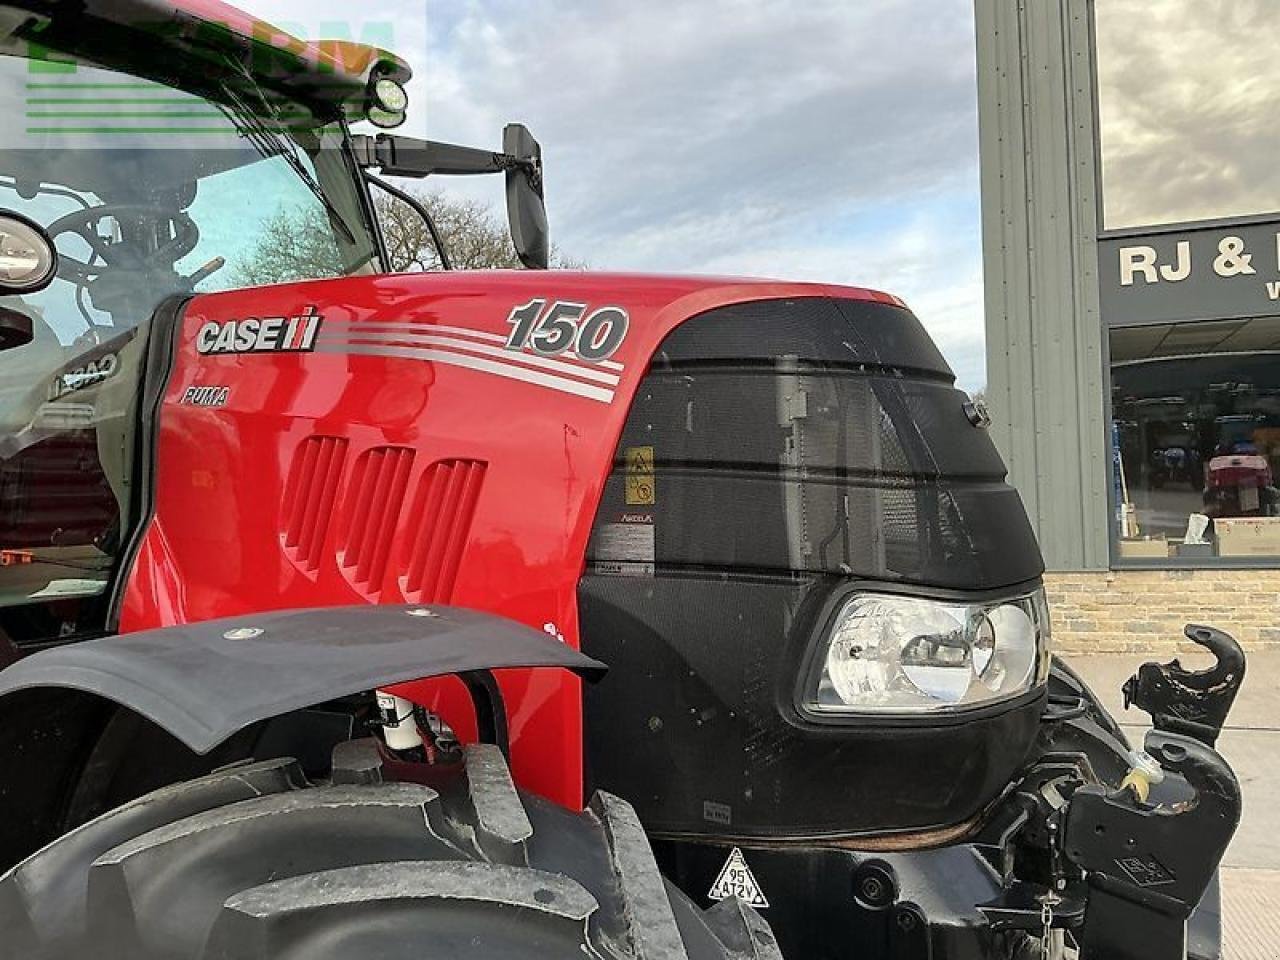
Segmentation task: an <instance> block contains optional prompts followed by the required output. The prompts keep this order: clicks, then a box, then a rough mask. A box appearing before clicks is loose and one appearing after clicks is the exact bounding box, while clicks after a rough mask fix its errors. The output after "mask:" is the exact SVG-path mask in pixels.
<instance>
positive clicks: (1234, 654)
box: [1123, 624, 1244, 747]
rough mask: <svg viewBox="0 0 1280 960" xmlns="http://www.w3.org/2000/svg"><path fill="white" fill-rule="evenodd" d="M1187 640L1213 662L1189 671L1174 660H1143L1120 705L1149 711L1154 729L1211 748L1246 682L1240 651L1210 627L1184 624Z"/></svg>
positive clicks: (1225, 636) (1129, 682)
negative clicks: (1198, 646) (1178, 735)
mask: <svg viewBox="0 0 1280 960" xmlns="http://www.w3.org/2000/svg"><path fill="white" fill-rule="evenodd" d="M1183 632H1184V633H1185V634H1186V635H1187V639H1189V640H1192V641H1194V642H1195V643H1198V644H1199V645H1200V646H1202V647H1205V648H1206V649H1208V651H1209V652H1210V653H1212V654H1213V655H1214V657H1215V658H1216V659H1217V663H1216V664H1215V665H1214V666H1213V667H1211V668H1210V669H1208V670H1200V671H1196V670H1187V669H1184V668H1183V666H1182V664H1181V663H1179V662H1178V661H1177V660H1173V661H1170V662H1169V663H1144V664H1143V665H1142V667H1141V668H1139V670H1138V672H1137V673H1136V674H1134V675H1133V676H1132V677H1130V678H1129V679H1128V681H1127V682H1126V683H1125V685H1124V687H1123V690H1124V705H1125V709H1126V710H1127V709H1128V708H1129V706H1130V705H1134V706H1137V707H1139V708H1140V709H1142V710H1145V711H1146V712H1147V713H1149V714H1151V719H1152V723H1153V725H1154V726H1155V728H1156V729H1157V730H1163V731H1165V732H1167V733H1180V734H1183V735H1185V736H1188V737H1194V738H1195V739H1196V740H1199V741H1200V742H1201V743H1203V744H1205V745H1206V746H1210V747H1212V746H1213V745H1214V744H1215V743H1216V742H1217V739H1218V734H1219V733H1220V732H1221V730H1222V725H1223V724H1224V723H1225V722H1226V719H1227V713H1228V711H1230V709H1231V704H1232V703H1234V702H1235V699H1236V693H1237V692H1238V691H1239V690H1240V684H1241V683H1242V682H1243V681H1244V651H1243V650H1241V649H1240V644H1238V643H1236V641H1235V639H1234V638H1233V637H1231V636H1229V635H1228V634H1225V633H1223V632H1222V631H1221V630H1215V629H1214V628H1213V627H1202V626H1198V625H1196V624H1187V626H1186V628H1185V629H1184V630H1183Z"/></svg>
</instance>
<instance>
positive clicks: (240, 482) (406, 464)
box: [121, 271, 882, 805]
mask: <svg viewBox="0 0 1280 960" xmlns="http://www.w3.org/2000/svg"><path fill="white" fill-rule="evenodd" d="M812 296H842V297H861V298H865V299H873V298H876V299H878V298H880V297H881V296H882V295H879V294H874V293H873V292H871V291H866V290H859V289H851V288H835V287H826V286H818V285H807V284H784V283H774V282H766V281H736V280H712V279H665V278H649V277H640V276H627V275H616V274H613V275H610V274H579V273H560V272H534V271H518V272H516V271H513V272H498V273H457V274H443V275H442V274H435V275H414V276H387V277H363V278H351V279H342V280H332V281H317V282H313V283H301V284H294V285H290V286H281V287H271V288H262V289H255V290H243V291H230V292H226V293H219V294H213V295H208V296H202V297H198V298H196V299H195V300H194V301H193V302H192V303H191V304H190V305H189V307H188V309H187V311H186V314H185V317H184V319H183V325H182V329H181V331H180V332H179V335H178V338H177V348H176V350H177V356H176V361H175V365H174V371H173V374H172V376H171V379H170V382H169V384H168V387H167V390H166V393H165V397H164V401H163V404H162V410H161V413H160V422H159V444H158V457H159V463H158V471H159V477H160V485H159V490H158V492H157V496H156V504H155V516H154V518H153V520H152V521H151V523H150V526H149V527H148V530H147V532H146V536H145V539H144V542H143V545H142V549H141V551H140V553H139V557H138V559H137V562H136V563H135V565H134V568H133V570H132V571H131V574H130V581H129V583H128V585H127V590H126V594H125V600H124V606H123V610H122V620H121V628H122V629H123V630H126V631H127V630H136V629H142V628H145V627H153V626H162V625H167V624H174V623H183V622H191V621H196V620H204V619H211V618H214V617H220V616H231V615H235V614H242V613H251V612H253V611H256V610H266V609H287V608H293V607H307V606H322V605H342V604H351V603H359V602H372V601H377V602H384V603H401V602H435V600H436V598H441V597H445V596H446V595H447V597H448V599H449V600H450V602H452V603H454V604H456V605H459V606H465V607H471V608H475V609H480V610H487V611H491V612H493V613H496V614H500V615H502V616H506V617H510V618H512V619H514V620H518V621H521V622H523V623H526V624H529V625H531V626H534V627H536V628H538V629H545V630H547V631H548V632H552V633H555V634H557V635H560V636H562V637H563V638H564V641H565V642H566V643H568V644H571V645H573V646H574V647H577V646H578V615H577V595H576V589H577V582H578V579H579V577H580V575H581V572H582V567H583V557H584V554H585V550H586V544H587V539H588V536H589V534H590V530H591V525H592V521H593V519H594V515H595V510H596V506H597V503H598V501H599V497H600V494H601V489H602V486H603V483H604V480H605V478H606V476H607V474H608V472H609V469H610V466H611V464H612V460H613V455H614V449H615V447H616V445H617V441H618V436H619V434H620V432H621V430H622V425H623V422H624V420H625V417H626V414H627V410H628V407H629V406H630V401H631V397H632V395H633V394H634V392H635V389H636V387H637V385H638V383H639V381H640V379H641V378H642V377H643V375H644V373H645V370H646V369H647V367H648V364H649V360H650V357H651V356H652V355H653V353H654V351H655V350H656V348H657V346H658V344H659V343H660V342H661V340H662V338H663V337H664V336H665V335H666V334H667V333H668V332H669V331H670V330H671V329H672V328H673V327H674V326H675V325H677V324H678V323H680V322H682V321H683V320H685V319H686V318H688V317H689V316H691V315H693V314H696V313H701V312H703V311H705V310H709V309H712V308H715V307H717V306H722V305H725V304H728V303H734V302H742V301H745V300H757V299H768V298H781V297H812ZM533 299H543V300H545V301H547V303H548V304H550V303H551V302H553V301H556V300H564V301H569V302H572V303H576V304H586V305H587V310H588V311H591V310H595V309H598V308H599V307H603V306H617V307H621V308H623V309H625V310H626V312H627V314H628V315H629V319H630V323H629V327H628V331H627V335H626V337H625V338H624V339H623V341H622V343H621V345H620V347H619V348H618V350H617V352H616V353H614V354H613V355H612V356H611V357H610V358H608V360H607V361H606V363H605V364H600V363H589V362H587V361H584V360H581V359H580V358H577V357H575V356H573V355H571V354H562V355H559V356H555V357H547V356H540V355H536V354H534V353H533V352H531V351H530V350H509V349H507V347H506V340H507V338H508V336H509V335H510V334H511V332H512V327H511V325H510V323H509V322H508V318H509V316H510V314H511V312H512V310H513V309H514V308H516V307H519V306H521V305H523V304H527V303H529V302H530V301H531V300H533ZM309 307H315V308H316V310H317V311H318V312H319V314H320V315H321V317H322V318H323V321H322V327H321V330H320V333H319V334H318V336H317V338H316V344H315V350H314V352H297V351H292V352H288V351H277V352H260V353H228V354H201V353H199V352H198V350H197V346H196V344H197V334H198V333H199V331H200V329H201V328H202V327H203V326H205V325H206V324H210V323H219V324H222V323H226V322H229V321H235V320H242V319H245V318H251V317H252V318H261V317H285V318H288V317H295V316H299V315H301V314H302V313H304V312H305V311H306V310H307V308H309ZM208 342H211V341H208ZM193 386H225V387H227V388H228V399H227V403H226V404H225V406H222V407H194V406H189V405H183V404H182V403H181V402H180V401H181V398H182V395H183V393H184V392H185V391H186V390H187V388H189V387H193ZM318 436H323V437H328V438H335V439H336V441H340V442H341V443H342V444H344V446H343V448H342V449H343V450H344V451H345V454H346V463H348V464H350V465H351V467H350V468H349V469H348V471H347V475H346V477H345V479H344V480H343V481H342V482H341V483H340V484H339V483H337V481H334V484H335V490H334V492H333V495H332V499H330V498H329V493H328V487H325V486H323V485H322V486H321V488H320V489H321V493H320V494H319V495H318V496H317V495H315V494H313V493H312V492H311V488H308V489H307V490H306V491H305V497H306V498H307V502H308V505H309V504H310V503H311V502H312V500H314V502H315V504H316V509H317V511H321V510H326V509H327V510H329V511H330V512H331V513H332V514H333V515H334V516H335V518H336V522H334V523H332V524H329V525H327V526H326V525H324V524H323V523H322V522H320V521H319V519H317V520H316V521H315V525H314V526H309V525H308V524H309V523H310V522H311V521H310V520H309V519H308V518H309V517H310V516H311V514H309V513H308V512H307V510H308V509H309V506H308V507H307V508H304V509H303V511H302V515H301V519H300V520H299V519H298V518H297V515H296V510H297V504H298V502H299V500H298V498H299V497H303V494H304V491H302V490H301V488H299V490H298V492H297V493H296V494H291V493H290V486H289V485H290V474H291V471H292V470H294V469H295V466H294V465H295V463H297V462H298V461H299V458H301V459H302V461H303V462H306V460H307V458H308V457H309V456H318V455H319V453H320V452H321V451H320V450H319V449H317V450H316V451H315V453H309V452H308V444H314V443H315V442H316V438H317V437H318ZM334 449H336V448H334ZM362 460H363V463H364V468H363V472H362V471H360V470H357V469H355V465H356V464H357V463H360V462H362ZM442 464H450V465H451V466H450V467H449V469H448V476H445V474H444V471H443V468H442V466H441V465H442ZM464 464H467V466H465V467H464V466H463V465H464ZM481 465H482V466H481ZM375 467H376V480H374V481H367V480H366V478H367V477H370V476H373V475H374V474H373V473H372V472H371V471H374V469H375ZM296 469H302V468H300V467H299V468H296ZM308 469H314V470H315V471H316V472H317V479H318V478H319V475H320V465H319V463H318V461H317V465H316V467H314V468H308ZM326 469H328V470H330V472H331V468H326ZM477 473H479V474H480V476H479V477H478V476H477ZM481 479H482V481H483V489H481V486H480V484H481ZM438 480H439V481H445V483H444V486H443V487H440V486H439V484H438V483H437V481H438ZM316 482H317V480H313V481H312V483H313V484H314V483H316ZM370 483H371V484H372V486H369V484H370ZM437 490H438V492H435V491H437ZM418 491H425V492H423V493H421V494H419V493H418ZM419 495H420V496H421V497H422V498H423V500H422V506H421V509H420V510H419V509H418V507H416V506H415V505H414V504H413V503H405V501H406V500H411V499H412V498H413V497H414V496H419ZM290 497H293V499H290ZM437 498H438V500H437ZM454 504H457V506H454ZM468 513H470V514H471V516H470V517H469V518H468V517H467V516H466V515H467V514H468ZM433 517H434V518H435V519H434V520H433V519H431V518H433ZM442 520H443V521H447V522H448V527H447V531H445V530H443V529H439V530H436V531H435V532H434V533H432V534H431V537H430V542H428V543H427V544H426V547H425V548H424V547H423V544H424V541H423V539H422V535H423V527H424V524H427V523H429V522H430V523H432V524H435V525H437V526H438V525H439V524H440V523H441V522H442ZM282 525H283V527H284V535H283V536H282V535H281V530H282ZM295 525H296V537H297V542H296V543H294V544H292V545H291V542H290V538H291V537H292V536H294V535H295V534H294V533H292V532H291V531H293V530H294V529H295ZM308 537H309V538H310V539H307V538H308ZM437 544H439V548H438V549H439V551H440V552H439V553H437V552H434V551H436V550H437ZM304 545H305V548H306V549H305V557H306V558H308V560H309V558H312V557H314V558H315V559H314V565H310V564H309V563H304V562H300V561H299V560H298V558H297V557H296V556H291V554H290V551H291V550H294V551H298V550H300V549H302V548H303V546H304ZM424 549H425V552H419V551H423V550H424ZM353 571H354V575H353ZM500 682H501V684H502V688H503V691H504V694H505V696H506V698H507V701H508V708H509V713H510V717H509V719H510V726H511V733H512V745H513V767H514V772H515V776H516V778H517V780H518V782H520V783H521V784H522V785H523V786H525V787H526V788H528V789H531V790H534V791H536V792H539V793H542V794H544V795H547V796H549V797H551V798H553V799H555V800H558V801H560V802H562V803H565V804H568V805H576V804H579V803H580V802H581V799H582V754H581V741H582V717H581V702H580V694H579V689H578V681H577V680H575V679H573V678H571V677H568V676H563V675H560V674H558V673H556V672H553V671H538V670H533V671H504V672H503V676H501V677H500ZM400 692H402V693H403V694H404V695H406V696H409V697H410V698H412V699H415V700H417V701H418V702H420V703H423V704H425V705H427V706H430V707H433V708H436V709H439V710H440V712H441V713H442V715H443V716H444V717H445V719H446V720H448V721H449V722H450V723H451V724H452V725H453V726H454V727H455V729H457V731H458V732H459V734H460V735H462V736H464V737H471V736H474V724H473V721H472V718H471V716H470V712H469V708H468V707H467V706H466V704H467V700H466V697H465V695H463V694H461V693H460V692H459V689H458V686H457V685H455V684H451V683H442V682H433V683H425V684H411V685H407V686H406V687H405V688H403V689H402V690H401V691H400Z"/></svg>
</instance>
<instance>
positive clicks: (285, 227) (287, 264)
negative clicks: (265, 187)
mask: <svg viewBox="0 0 1280 960" xmlns="http://www.w3.org/2000/svg"><path fill="white" fill-rule="evenodd" d="M342 272H343V271H342V258H341V257H340V256H339V254H338V248H337V246H336V245H335V244H334V241H333V227H332V226H330V225H329V223H328V219H327V215H326V214H325V212H324V211H323V210H320V209H316V208H308V209H306V210H304V211H299V210H290V209H287V208H282V209H280V210H279V211H278V212H277V213H276V214H275V216H273V217H272V218H271V219H270V220H268V221H267V222H266V224H265V225H264V226H263V229H262V233H261V234H260V235H259V237H258V239H257V242H256V243H254V245H253V249H252V250H250V251H249V253H248V255H247V256H245V257H244V258H243V259H242V260H240V261H239V262H238V263H235V264H233V265H232V271H231V275H230V278H229V279H230V283H231V285H232V286H237V287H257V286H262V285H264V284H269V283H288V282H290V281H293V280H304V279H305V280H312V279H316V280H318V279H321V278H324V277H340V276H342Z"/></svg>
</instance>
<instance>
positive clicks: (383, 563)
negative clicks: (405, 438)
mask: <svg viewBox="0 0 1280 960" xmlns="http://www.w3.org/2000/svg"><path fill="white" fill-rule="evenodd" d="M413 456H414V451H413V450H412V449H411V448H409V447H374V448H372V449H371V450H366V451H365V452H364V453H362V454H361V455H360V457H359V459H357V460H356V464H355V468H354V470H353V471H352V475H351V483H350V485H349V486H348V488H347V495H346V497H345V501H346V502H345V503H344V510H343V529H342V537H341V548H340V550H339V552H338V562H339V564H340V565H341V566H342V571H343V573H344V574H345V575H346V576H347V578H348V579H349V580H350V581H351V582H352V583H353V584H354V585H355V586H356V587H357V588H359V589H360V590H362V591H363V592H365V593H366V594H377V593H380V592H381V590H382V585H383V579H384V577H385V576H386V572H387V558H388V557H389V556H390V553H391V542H392V540H393V539H394V538H395V533H396V524H397V522H398V521H399V519H400V510H401V507H402V505H403V503H404V495H405V490H406V489H407V488H408V486H409V471H410V470H411V469H412V467H413Z"/></svg>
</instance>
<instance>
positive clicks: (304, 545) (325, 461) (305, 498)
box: [282, 436, 347, 573]
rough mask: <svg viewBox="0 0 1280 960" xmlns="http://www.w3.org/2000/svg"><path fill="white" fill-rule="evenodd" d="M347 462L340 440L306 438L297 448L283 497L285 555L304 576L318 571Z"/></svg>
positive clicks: (317, 437) (345, 446) (339, 438)
mask: <svg viewBox="0 0 1280 960" xmlns="http://www.w3.org/2000/svg"><path fill="white" fill-rule="evenodd" d="M346 459H347V441H346V439H345V438H343V437H326V436H314V437H307V439H305V440H303V441H302V443H301V445H300V446H299V447H298V452H297V453H296V454H295V456H294V460H293V473H292V475H291V476H290V478H289V485H288V486H287V487H286V488H285V497H284V530H283V531H282V540H283V543H284V550H285V554H286V555H287V556H288V557H289V559H290V560H292V561H293V562H294V563H296V564H298V565H299V566H300V567H302V569H303V570H305V571H306V572H307V573H315V572H316V571H317V570H319V569H320V557H321V552H322V551H323V549H324V542H325V537H326V536H327V535H328V533H329V520H330V518H332V516H333V503H334V499H335V498H336V497H337V494H338V485H339V484H340V483H341V482H342V468H343V467H344V466H345V464H346Z"/></svg>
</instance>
